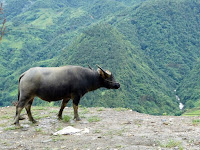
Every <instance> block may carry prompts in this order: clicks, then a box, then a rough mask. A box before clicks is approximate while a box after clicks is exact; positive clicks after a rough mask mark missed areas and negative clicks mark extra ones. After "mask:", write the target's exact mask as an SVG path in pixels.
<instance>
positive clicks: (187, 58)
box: [0, 0, 200, 114]
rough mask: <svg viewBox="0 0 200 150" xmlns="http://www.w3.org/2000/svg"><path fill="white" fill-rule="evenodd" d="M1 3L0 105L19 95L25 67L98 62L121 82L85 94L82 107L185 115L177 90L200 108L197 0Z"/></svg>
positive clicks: (188, 103) (199, 3)
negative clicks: (3, 31) (112, 87)
mask: <svg viewBox="0 0 200 150" xmlns="http://www.w3.org/2000/svg"><path fill="white" fill-rule="evenodd" d="M3 3H4V9H5V10H4V12H5V14H6V18H7V32H6V34H5V35H4V39H3V41H2V43H1V45H0V51H1V55H0V66H1V74H0V80H1V82H0V89H1V93H0V106H5V105H10V103H11V101H14V100H16V99H17V89H18V88H17V86H18V77H19V75H20V74H21V73H23V72H24V71H25V70H27V69H28V68H30V67H34V66H42V67H45V66H62V65H68V64H70V65H82V66H85V67H87V65H88V64H89V65H91V66H92V67H94V68H96V67H95V64H99V65H101V66H102V67H103V68H105V69H108V70H110V71H111V72H113V74H114V75H115V77H116V79H117V80H118V81H119V82H120V83H121V88H120V90H117V91H114V90H113V91H112V90H105V89H103V90H98V91H95V92H94V93H93V92H92V93H90V94H88V95H86V96H84V98H83V99H82V101H81V105H83V106H104V107H128V108H131V109H134V110H136V111H139V112H144V113H149V114H163V113H167V114H180V113H181V111H180V110H179V108H178V105H179V104H178V101H177V100H176V97H175V95H176V94H178V95H179V97H180V98H181V100H182V101H183V103H184V104H185V107H186V108H191V107H194V106H198V105H199V102H198V101H199V98H200V96H199V95H200V94H199V92H198V91H200V90H199V89H200V82H199V77H198V74H199V73H198V72H199V69H198V68H199V57H200V50H199V47H200V28H199V27H200V0H190V1H188V0H101V1H99V0H76V1H73V0H59V1H56V0H45V1H41V0H29V1H26V0H17V1H16V0H7V1H3ZM175 89H177V92H176V93H175V92H174V90H175ZM40 103H43V102H41V101H38V100H36V101H35V104H37V105H39V104H40ZM43 104H46V103H43Z"/></svg>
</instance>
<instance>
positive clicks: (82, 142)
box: [0, 107, 200, 150]
mask: <svg viewBox="0 0 200 150" xmlns="http://www.w3.org/2000/svg"><path fill="white" fill-rule="evenodd" d="M58 111H59V107H33V108H32V113H33V117H34V118H35V119H36V120H37V121H38V123H37V124H32V123H31V122H29V121H28V119H27V115H24V116H25V117H26V119H25V120H20V124H21V126H22V128H18V129H17V128H15V126H14V125H13V124H12V123H13V117H14V114H15V107H6V108H5V107H3V108H0V149H6V150H14V149H18V150H40V149H41V150H43V149H44V150H48V149H49V150H60V149H69V150H88V149H89V150H104V149H108V150H117V149H124V150H161V149H175V150H179V149H180V150H181V149H184V150H187V149H188V150H199V149H200V125H199V124H195V123H194V122H193V120H199V119H200V118H199V117H183V116H177V117H176V116H151V115H147V114H140V113H137V112H134V111H131V110H127V109H122V108H117V109H110V108H80V109H79V115H80V117H81V119H82V120H81V121H78V122H76V121H73V109H72V108H65V110H64V112H63V117H65V118H68V120H69V118H71V119H70V120H69V122H67V121H68V120H67V119H65V121H60V120H58V119H57V113H58ZM22 114H25V112H23V113H22ZM67 126H73V127H74V128H78V129H84V128H88V129H89V133H86V134H82V135H58V136H54V135H53V133H55V132H57V131H59V130H61V129H63V128H65V127H67Z"/></svg>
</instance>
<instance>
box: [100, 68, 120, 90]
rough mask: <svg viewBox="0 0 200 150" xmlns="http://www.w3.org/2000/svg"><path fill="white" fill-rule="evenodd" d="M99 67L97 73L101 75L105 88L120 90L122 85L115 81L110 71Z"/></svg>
mask: <svg viewBox="0 0 200 150" xmlns="http://www.w3.org/2000/svg"><path fill="white" fill-rule="evenodd" d="M97 67H98V69H97V71H98V73H99V74H100V77H101V79H102V82H103V86H104V87H105V88H108V89H118V88H119V87H120V84H119V83H118V82H116V81H115V78H114V76H113V75H112V73H111V72H110V71H108V70H106V71H105V70H104V69H102V68H101V67H100V66H99V65H97Z"/></svg>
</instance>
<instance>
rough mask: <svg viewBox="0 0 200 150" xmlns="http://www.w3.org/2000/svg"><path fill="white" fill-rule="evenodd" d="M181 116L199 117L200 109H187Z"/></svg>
mask: <svg viewBox="0 0 200 150" xmlns="http://www.w3.org/2000/svg"><path fill="white" fill-rule="evenodd" d="M182 116H200V107H196V108H192V109H189V110H187V111H186V112H184V113H183V114H182Z"/></svg>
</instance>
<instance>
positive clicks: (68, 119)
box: [63, 115, 71, 122]
mask: <svg viewBox="0 0 200 150" xmlns="http://www.w3.org/2000/svg"><path fill="white" fill-rule="evenodd" d="M70 119H71V117H70V116H67V115H65V116H64V117H63V122H69V121H70Z"/></svg>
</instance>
